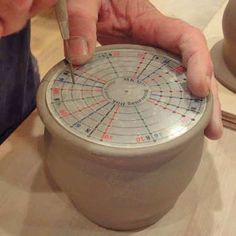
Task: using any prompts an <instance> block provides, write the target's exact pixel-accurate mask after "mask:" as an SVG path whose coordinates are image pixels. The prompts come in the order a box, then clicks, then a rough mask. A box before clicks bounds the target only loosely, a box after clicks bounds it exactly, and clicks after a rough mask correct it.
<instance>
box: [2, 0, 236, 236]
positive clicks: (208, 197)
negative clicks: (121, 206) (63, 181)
mask: <svg viewBox="0 0 236 236" xmlns="http://www.w3.org/2000/svg"><path fill="white" fill-rule="evenodd" d="M156 2H158V1H156ZM160 2H162V4H163V5H161V6H162V7H164V5H165V4H164V1H160ZM166 2H167V3H168V1H166ZM169 2H171V1H169ZM180 2H181V1H180ZM183 2H185V1H184V0H183ZM210 2H211V1H210ZM221 7H223V6H221ZM208 21H209V19H208ZM205 26H206V25H205ZM203 28H204V27H203ZM235 100H236V99H235ZM43 130H44V127H43V124H42V123H41V121H40V119H39V116H38V115H37V111H35V112H33V113H32V115H30V116H29V117H28V119H27V120H26V121H25V122H23V124H22V125H21V126H20V127H19V128H18V129H17V130H16V131H15V132H14V133H13V135H11V136H10V138H9V139H8V140H7V141H6V142H5V143H4V144H3V145H1V146H0V236H7V235H9V236H13V235H14V236H18V235H19V236H116V235H122V236H130V235H132V236H146V235H147V236H159V235H160V236H187V235H188V236H210V235H213V236H218V235H219V236H221V235H222V236H235V235H236V224H235V219H236V184H235V182H236V154H235V147H236V132H234V131H231V130H227V129H225V130H224V136H223V138H222V139H220V140H218V141H209V140H206V145H205V150H204V154H203V157H202V161H201V163H200V166H199V169H198V171H197V173H196V175H195V177H194V179H193V180H192V182H191V183H190V185H189V186H188V187H187V189H186V190H185V191H184V193H183V194H182V195H181V197H180V198H179V200H178V201H177V203H176V205H175V207H174V208H173V209H172V210H171V211H170V212H169V213H168V214H166V215H165V216H164V217H163V218H162V219H161V220H160V221H159V222H157V223H156V224H155V225H153V226H151V227H149V228H147V229H145V230H143V231H139V232H113V231H109V230H106V229H103V228H101V227H98V226H96V225H95V224H93V223H91V222H90V221H89V220H87V219H86V218H84V217H83V216H82V215H81V214H80V213H79V212H78V211H77V210H76V209H75V207H74V206H73V205H72V203H71V202H70V200H69V199H68V198H67V196H65V195H64V193H62V192H61V191H60V190H59V189H57V188H56V187H55V186H52V185H50V183H49V181H48V179H47V177H46V175H45V172H44V166H43V160H44V154H43V151H42V143H43Z"/></svg>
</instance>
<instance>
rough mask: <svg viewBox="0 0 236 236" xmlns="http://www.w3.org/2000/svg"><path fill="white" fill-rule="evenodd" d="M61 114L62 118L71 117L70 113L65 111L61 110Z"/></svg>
mask: <svg viewBox="0 0 236 236" xmlns="http://www.w3.org/2000/svg"><path fill="white" fill-rule="evenodd" d="M59 113H60V115H61V116H62V117H66V116H68V115H70V113H69V112H68V111H66V110H64V109H60V110H59Z"/></svg>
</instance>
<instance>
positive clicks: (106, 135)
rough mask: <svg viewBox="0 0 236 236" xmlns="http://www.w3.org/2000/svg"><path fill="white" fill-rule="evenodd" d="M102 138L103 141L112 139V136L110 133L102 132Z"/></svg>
mask: <svg viewBox="0 0 236 236" xmlns="http://www.w3.org/2000/svg"><path fill="white" fill-rule="evenodd" d="M102 139H103V140H105V141H111V140H112V136H111V135H110V134H104V135H103V136H102Z"/></svg>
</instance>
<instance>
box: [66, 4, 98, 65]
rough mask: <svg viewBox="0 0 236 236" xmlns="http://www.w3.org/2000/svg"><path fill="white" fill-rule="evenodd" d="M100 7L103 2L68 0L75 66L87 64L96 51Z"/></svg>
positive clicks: (72, 53) (72, 57) (71, 53)
mask: <svg viewBox="0 0 236 236" xmlns="http://www.w3.org/2000/svg"><path fill="white" fill-rule="evenodd" d="M100 5H101V0H90V1H84V0H68V14H69V30H70V40H69V51H70V57H71V61H72V63H73V64H77V65H78V64H84V63H86V62H87V61H88V60H89V59H90V58H91V56H92V54H93V52H94V50H95V47H96V42H97V35H96V31H97V29H96V24H97V20H98V13H99V9H100Z"/></svg>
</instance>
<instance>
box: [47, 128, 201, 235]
mask: <svg viewBox="0 0 236 236" xmlns="http://www.w3.org/2000/svg"><path fill="white" fill-rule="evenodd" d="M203 140H204V133H203V131H202V130H201V131H200V132H199V133H198V134H197V135H195V136H194V138H192V139H190V140H189V141H188V143H185V145H184V146H182V147H176V151H173V150H172V151H170V150H166V153H156V154H152V155H154V156H152V157H150V156H149V157H147V159H146V160H145V156H144V157H143V159H144V162H143V163H140V162H139V159H137V162H138V163H135V162H136V161H135V156H133V160H132V162H130V160H131V159H129V160H127V162H126V161H119V157H112V156H111V157H110V159H109V158H107V157H106V158H103V157H102V156H99V154H95V153H94V152H89V151H88V150H84V149H83V148H81V149H78V148H76V147H75V146H73V145H71V144H70V143H67V142H65V141H64V140H62V139H60V138H59V137H58V136H56V135H53V134H51V133H49V132H48V131H47V130H45V146H46V153H47V165H48V170H49V172H50V175H51V176H52V177H53V179H54V180H55V182H56V184H57V185H58V186H59V187H60V188H61V189H62V190H63V191H65V192H66V193H67V195H68V196H69V198H70V199H71V200H72V201H73V202H74V204H75V206H76V207H77V208H78V209H79V211H80V212H81V213H82V214H83V215H85V216H86V217H87V218H89V219H90V220H91V221H93V222H95V223H96V224H98V225H101V226H103V227H106V228H110V229H115V230H133V229H138V228H143V227H147V226H149V225H151V224H153V223H155V222H156V221H157V220H158V219H160V218H161V217H162V216H163V215H164V214H165V213H166V212H167V211H168V210H169V209H171V208H172V207H173V206H174V204H175V202H176V201H177V199H178V197H179V196H180V194H181V193H182V192H183V191H184V189H185V188H186V186H187V185H188V183H189V182H190V181H191V179H192V178H193V175H194V173H195V172H196V169H197V167H198V164H199V161H200V158H201V154H202V150H203ZM62 143H63V145H62ZM166 157H168V159H166ZM102 160H106V161H102ZM155 160H156V161H155ZM158 160H163V161H161V162H160V161H158ZM166 160H167V161H166Z"/></svg>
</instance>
